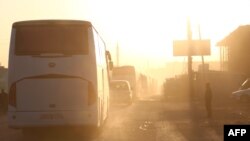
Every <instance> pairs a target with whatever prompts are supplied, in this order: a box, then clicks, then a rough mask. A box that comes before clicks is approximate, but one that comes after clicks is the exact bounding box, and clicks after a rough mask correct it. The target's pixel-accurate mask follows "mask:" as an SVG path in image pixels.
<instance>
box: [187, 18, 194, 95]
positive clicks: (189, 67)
mask: <svg viewBox="0 0 250 141" xmlns="http://www.w3.org/2000/svg"><path fill="white" fill-rule="evenodd" d="M187 39H188V82H189V96H190V98H191V99H192V98H193V92H194V90H193V69H192V64H193V63H192V54H191V53H192V31H191V24H190V19H189V18H188V19H187Z"/></svg>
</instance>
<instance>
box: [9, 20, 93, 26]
mask: <svg viewBox="0 0 250 141" xmlns="http://www.w3.org/2000/svg"><path fill="white" fill-rule="evenodd" d="M48 24H55V25H62V24H76V25H90V26H91V25H92V24H91V23H90V22H89V21H81V20H28V21H18V22H15V23H13V25H12V27H17V26H29V25H30V26H31V25H48Z"/></svg>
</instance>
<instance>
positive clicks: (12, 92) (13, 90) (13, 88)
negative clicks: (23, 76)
mask: <svg viewBox="0 0 250 141" xmlns="http://www.w3.org/2000/svg"><path fill="white" fill-rule="evenodd" d="M9 105H11V106H13V107H16V84H13V85H11V87H10V91H9Z"/></svg>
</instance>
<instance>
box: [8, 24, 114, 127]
mask: <svg viewBox="0 0 250 141" xmlns="http://www.w3.org/2000/svg"><path fill="white" fill-rule="evenodd" d="M109 64H110V65H111V64H112V62H111V57H110V54H109V52H108V51H106V48H105V43H104V42H103V40H102V38H101V37H100V36H99V34H98V32H97V31H96V30H95V28H94V27H93V26H92V24H91V23H90V22H88V21H76V20H37V21H21V22H16V23H14V24H13V25H12V32H11V42H10V50H9V76H8V84H9V86H8V88H9V106H8V124H9V127H11V128H20V129H24V131H25V129H30V128H29V127H38V128H39V127H54V126H55V127H58V126H91V127H92V126H94V127H100V126H101V125H102V124H103V123H104V121H105V120H106V119H107V116H108V109H109Z"/></svg>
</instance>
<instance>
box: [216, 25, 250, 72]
mask: <svg viewBox="0 0 250 141" xmlns="http://www.w3.org/2000/svg"><path fill="white" fill-rule="evenodd" d="M249 39H250V25H244V26H239V27H238V28H237V29H235V30H234V31H233V32H231V33H230V34H229V35H227V36H226V37H225V38H224V39H222V40H221V41H219V42H218V43H217V46H218V47H220V64H221V70H222V71H229V72H231V73H236V74H242V75H246V76H247V77H249V76H250V61H249V60H250V40H249Z"/></svg>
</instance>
